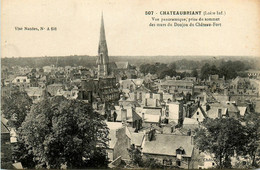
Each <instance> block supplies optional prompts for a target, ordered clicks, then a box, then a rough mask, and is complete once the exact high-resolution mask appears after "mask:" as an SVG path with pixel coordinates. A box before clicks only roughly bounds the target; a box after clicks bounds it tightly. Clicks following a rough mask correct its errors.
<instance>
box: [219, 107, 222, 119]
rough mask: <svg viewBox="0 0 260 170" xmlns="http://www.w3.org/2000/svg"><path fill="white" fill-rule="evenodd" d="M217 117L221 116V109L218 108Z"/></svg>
mask: <svg viewBox="0 0 260 170" xmlns="http://www.w3.org/2000/svg"><path fill="white" fill-rule="evenodd" d="M218 117H219V118H221V117H222V109H218Z"/></svg>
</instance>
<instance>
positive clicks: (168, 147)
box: [142, 134, 194, 157]
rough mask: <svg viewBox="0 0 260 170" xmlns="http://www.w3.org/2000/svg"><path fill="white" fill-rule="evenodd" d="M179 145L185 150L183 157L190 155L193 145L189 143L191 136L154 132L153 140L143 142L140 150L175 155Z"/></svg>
mask: <svg viewBox="0 0 260 170" xmlns="http://www.w3.org/2000/svg"><path fill="white" fill-rule="evenodd" d="M180 147H182V148H183V149H184V151H185V154H184V155H183V156H184V157H191V155H192V152H193V147H194V146H193V145H192V144H191V136H183V135H169V134H155V139H154V140H152V141H148V140H146V141H145V142H144V145H143V150H142V152H143V153H148V154H157V155H170V156H176V149H178V148H180Z"/></svg>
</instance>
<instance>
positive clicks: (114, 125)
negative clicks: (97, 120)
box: [106, 122, 124, 149]
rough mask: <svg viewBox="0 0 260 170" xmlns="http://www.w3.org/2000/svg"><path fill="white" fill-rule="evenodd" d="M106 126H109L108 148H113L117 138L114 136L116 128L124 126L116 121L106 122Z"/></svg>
mask: <svg viewBox="0 0 260 170" xmlns="http://www.w3.org/2000/svg"><path fill="white" fill-rule="evenodd" d="M106 124H107V127H108V128H109V135H108V138H109V139H110V141H109V142H108V145H109V148H110V149H114V147H115V145H116V142H117V140H118V138H117V136H116V132H117V130H118V129H121V128H124V126H123V125H122V123H117V122H106Z"/></svg>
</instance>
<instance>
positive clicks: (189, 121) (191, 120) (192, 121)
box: [183, 117, 199, 125]
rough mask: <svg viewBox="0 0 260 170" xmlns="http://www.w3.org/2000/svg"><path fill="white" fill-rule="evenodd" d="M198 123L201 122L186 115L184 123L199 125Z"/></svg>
mask: <svg viewBox="0 0 260 170" xmlns="http://www.w3.org/2000/svg"><path fill="white" fill-rule="evenodd" d="M198 124H199V122H198V121H197V120H195V119H192V118H187V117H185V118H184V121H183V125H198Z"/></svg>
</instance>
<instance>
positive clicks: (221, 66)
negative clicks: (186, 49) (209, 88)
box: [140, 60, 251, 80]
mask: <svg viewBox="0 0 260 170" xmlns="http://www.w3.org/2000/svg"><path fill="white" fill-rule="evenodd" d="M183 63H186V64H183ZM211 63H212V62H211ZM180 66H182V67H180ZM249 68H251V66H250V65H249V63H245V62H242V61H221V62H216V63H212V64H209V63H205V64H204V65H201V63H200V64H198V63H197V62H195V61H189V60H180V61H176V62H174V63H170V64H168V65H167V64H164V63H155V64H142V65H141V66H140V72H141V73H143V74H145V75H146V74H148V73H150V74H156V75H157V76H158V78H160V79H163V78H165V77H166V76H170V77H173V76H180V78H184V77H190V76H191V77H199V75H200V78H201V79H202V80H204V79H208V77H209V75H215V74H218V75H219V76H220V77H223V76H224V77H225V79H232V78H236V77H237V76H242V77H243V76H247V74H245V72H244V71H246V70H248V69H249ZM178 69H184V70H185V69H187V70H189V72H186V71H184V72H178V71H176V70H178ZM197 69H200V70H201V71H200V74H199V73H198V71H197Z"/></svg>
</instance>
